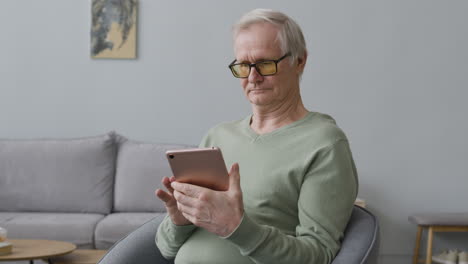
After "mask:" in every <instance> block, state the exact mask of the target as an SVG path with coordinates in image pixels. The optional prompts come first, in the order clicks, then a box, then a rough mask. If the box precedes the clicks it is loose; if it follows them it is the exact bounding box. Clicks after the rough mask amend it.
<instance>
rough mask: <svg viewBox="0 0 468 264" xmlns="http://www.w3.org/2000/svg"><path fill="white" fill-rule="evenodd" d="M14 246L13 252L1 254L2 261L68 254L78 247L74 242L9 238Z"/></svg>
mask: <svg viewBox="0 0 468 264" xmlns="http://www.w3.org/2000/svg"><path fill="white" fill-rule="evenodd" d="M8 242H10V243H11V244H12V246H13V249H12V252H11V254H8V255H4V256H0V261H17V260H34V259H49V258H51V257H55V256H61V255H65V254H68V253H70V252H72V251H73V250H75V249H76V246H75V245H74V244H72V243H68V242H64V241H56V240H40V239H8Z"/></svg>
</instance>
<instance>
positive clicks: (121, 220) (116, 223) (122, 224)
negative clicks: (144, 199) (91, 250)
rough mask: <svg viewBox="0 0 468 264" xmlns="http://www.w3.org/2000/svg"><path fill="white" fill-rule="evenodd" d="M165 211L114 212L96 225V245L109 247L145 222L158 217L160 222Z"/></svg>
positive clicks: (104, 247) (97, 246) (99, 247)
mask: <svg viewBox="0 0 468 264" xmlns="http://www.w3.org/2000/svg"><path fill="white" fill-rule="evenodd" d="M165 215H166V214H165V213H114V214H110V215H108V216H106V217H105V218H104V219H103V220H102V221H100V222H99V223H98V225H97V226H96V232H95V234H94V237H95V245H96V248H97V249H108V248H110V247H111V246H112V245H113V244H114V243H115V242H117V241H119V240H120V239H122V238H124V237H125V236H127V235H128V234H130V233H131V232H132V231H133V230H135V229H137V228H138V227H140V226H141V225H143V224H144V223H146V222H148V221H150V220H151V219H156V221H159V223H160V222H161V221H162V220H163V219H164V216H165Z"/></svg>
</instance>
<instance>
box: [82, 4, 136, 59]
mask: <svg viewBox="0 0 468 264" xmlns="http://www.w3.org/2000/svg"><path fill="white" fill-rule="evenodd" d="M137 6H138V0H92V7H91V13H92V14H91V17H92V24H91V27H92V28H91V57H92V58H95V59H101V58H107V59H135V58H136V35H137Z"/></svg>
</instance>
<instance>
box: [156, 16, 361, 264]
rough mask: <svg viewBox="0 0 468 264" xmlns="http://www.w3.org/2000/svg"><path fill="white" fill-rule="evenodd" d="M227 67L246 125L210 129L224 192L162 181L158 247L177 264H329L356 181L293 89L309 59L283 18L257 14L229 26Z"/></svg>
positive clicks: (336, 140)
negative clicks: (246, 111)
mask: <svg viewBox="0 0 468 264" xmlns="http://www.w3.org/2000/svg"><path fill="white" fill-rule="evenodd" d="M233 37H234V52H235V60H234V61H233V62H232V63H231V64H230V65H229V68H230V70H231V71H232V73H233V75H234V77H237V78H239V79H240V84H241V86H242V89H243V92H244V94H245V96H246V98H247V100H249V102H250V103H251V105H252V115H249V116H248V117H246V118H244V119H242V120H239V121H234V122H227V123H222V124H219V125H217V126H215V127H213V128H211V129H210V130H209V131H208V133H207V135H206V136H205V137H204V138H203V140H202V142H201V144H200V147H211V146H217V147H220V148H221V149H222V151H223V155H224V159H225V162H226V163H227V164H233V165H232V167H231V170H230V172H229V177H230V183H229V184H230V185H229V190H227V191H225V192H219V191H213V190H210V189H206V188H203V187H199V186H195V185H190V184H183V183H178V182H176V181H175V180H174V178H171V179H169V178H164V179H163V184H164V185H165V186H166V188H167V191H164V190H156V195H157V196H158V197H159V198H160V199H161V200H163V201H164V202H165V204H166V208H167V211H168V217H166V218H165V220H164V221H163V222H162V223H161V225H160V226H159V229H158V232H157V235H156V244H157V246H158V248H159V249H160V251H161V253H162V254H163V256H164V257H166V258H175V263H236V264H239V263H291V264H292V263H294V264H295V263H320V264H323V263H330V262H331V261H332V260H333V258H334V256H335V255H336V253H337V251H338V250H339V248H340V239H341V238H342V237H343V231H344V229H345V226H346V224H347V222H348V220H349V218H350V215H351V211H352V207H353V203H354V200H355V198H356V193H357V185H358V180H357V173H356V168H355V166H354V162H353V158H352V155H351V151H350V148H349V144H348V140H347V138H346V136H345V134H344V133H343V132H342V131H341V130H340V129H339V128H338V127H337V126H336V124H335V122H334V120H333V119H332V118H331V117H330V116H328V115H325V114H321V113H318V112H310V111H308V110H307V109H306V108H305V107H304V105H303V103H302V100H301V95H300V89H299V83H300V79H301V74H302V72H303V70H304V66H305V65H306V61H307V50H306V45H305V41H304V37H303V35H302V32H301V29H300V28H299V26H298V25H297V24H296V23H295V22H294V21H293V20H292V19H290V18H289V17H288V16H286V15H284V14H282V13H280V12H275V11H272V10H264V9H256V10H253V11H251V12H249V13H247V14H246V15H244V16H243V17H242V18H241V19H240V21H239V22H238V23H237V24H236V25H235V26H234V29H233Z"/></svg>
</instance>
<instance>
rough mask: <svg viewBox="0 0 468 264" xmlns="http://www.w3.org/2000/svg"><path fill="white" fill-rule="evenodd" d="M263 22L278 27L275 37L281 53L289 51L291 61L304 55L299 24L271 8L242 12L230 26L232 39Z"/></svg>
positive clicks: (305, 49)
mask: <svg viewBox="0 0 468 264" xmlns="http://www.w3.org/2000/svg"><path fill="white" fill-rule="evenodd" d="M265 22H266V23H270V24H273V25H275V26H278V27H279V31H278V36H277V37H276V38H277V40H278V41H279V43H280V48H281V50H282V51H283V53H284V54H285V53H287V52H290V53H291V58H292V59H291V63H294V62H295V61H296V60H297V59H298V58H303V57H304V56H305V55H306V53H307V48H306V43H305V39H304V35H303V34H302V30H301V28H300V27H299V25H298V24H297V23H296V22H295V21H294V20H293V19H292V18H290V17H288V16H287V15H285V14H283V13H281V12H278V11H274V10H271V9H261V8H258V9H254V10H252V11H250V12H248V13H246V14H244V15H243V16H242V17H241V18H240V19H239V21H238V22H237V23H236V24H234V26H233V28H232V31H233V37H234V39H235V38H236V37H237V34H238V33H239V32H240V31H242V30H244V29H247V28H248V27H249V26H251V25H253V24H256V23H265Z"/></svg>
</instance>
